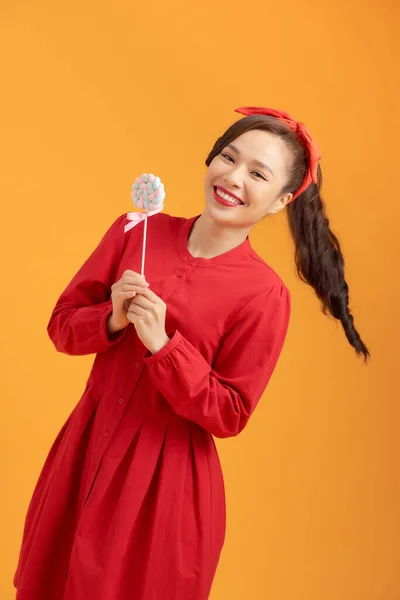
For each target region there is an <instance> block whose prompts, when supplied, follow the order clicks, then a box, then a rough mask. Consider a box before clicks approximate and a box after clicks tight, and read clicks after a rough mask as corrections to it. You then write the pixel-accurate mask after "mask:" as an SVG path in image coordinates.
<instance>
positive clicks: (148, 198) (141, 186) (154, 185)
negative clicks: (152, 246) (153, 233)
mask: <svg viewBox="0 0 400 600" xmlns="http://www.w3.org/2000/svg"><path fill="white" fill-rule="evenodd" d="M131 198H132V200H133V204H134V205H135V206H136V208H139V209H141V210H144V211H145V212H144V213H128V215H127V217H128V219H129V221H131V222H130V223H128V224H127V225H125V233H126V232H127V231H129V230H130V229H132V227H135V225H138V224H139V223H140V222H141V221H144V233H143V250H142V270H141V273H142V275H143V276H144V262H145V257H146V240H147V217H152V216H153V215H156V214H157V213H159V212H160V211H161V210H162V209H163V208H164V198H165V190H164V185H163V183H162V182H161V179H160V178H159V177H155V175H153V174H152V173H150V174H149V175H147V174H145V173H144V174H143V175H142V176H141V177H138V178H137V179H136V181H135V183H134V184H133V186H132V193H131Z"/></svg>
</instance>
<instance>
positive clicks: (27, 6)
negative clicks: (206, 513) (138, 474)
mask: <svg viewBox="0 0 400 600" xmlns="http://www.w3.org/2000/svg"><path fill="white" fill-rule="evenodd" d="M0 14H1V30H0V56H1V67H2V68H1V88H2V89H1V99H0V103H1V117H0V119H1V124H0V131H1V134H0V135H1V146H2V156H1V235H0V241H1V259H2V261H1V262H2V267H1V279H2V282H1V283H2V294H1V310H0V315H1V316H0V318H1V324H0V331H1V335H2V342H1V350H0V351H1V357H2V366H1V390H0V393H1V407H2V409H1V419H0V444H1V463H2V464H1V484H2V491H1V500H0V501H1V524H0V530H1V551H0V560H1V573H0V577H1V579H0V597H1V600H11V599H12V598H14V591H13V588H12V585H11V580H12V576H13V572H14V568H15V566H16V561H17V554H18V549H19V544H20V541H21V535H22V527H23V520H24V518H25V513H26V509H27V505H28V502H29V499H30V496H31V494H32V491H33V486H34V484H35V482H36V479H37V477H38V475H39V471H40V469H41V467H42V464H43V461H44V459H45V457H46V455H47V452H48V450H49V447H50V444H51V443H52V441H53V439H54V437H55V436H56V433H57V432H58V430H59V428H60V427H61V425H62V424H63V422H64V420H65V419H66V417H67V416H68V414H69V413H70V411H71V410H72V408H73V407H74V405H75V404H76V402H77V401H78V399H79V397H80V394H81V392H82V389H83V386H84V382H85V381H86V378H87V375H88V372H89V368H90V366H91V363H92V360H93V357H80V358H77V357H74V358H71V357H67V356H64V355H61V354H57V353H56V351H55V350H54V349H53V347H52V345H51V343H50V340H49V339H48V338H47V335H46V325H47V321H48V319H49V316H50V313H51V310H52V308H53V306H54V303H55V301H56V299H57V298H58V296H59V294H60V293H61V291H62V290H63V289H64V287H65V286H66V284H67V283H68V282H69V280H70V278H71V277H72V276H73V275H74V273H75V272H76V270H77V269H78V268H79V267H80V265H81V264H82V262H83V261H84V260H85V259H86V257H87V256H88V254H89V253H90V252H91V251H92V249H93V248H94V246H95V245H96V244H97V243H98V241H99V239H100V238H101V236H102V235H103V233H104V232H105V230H106V229H107V228H108V227H109V225H110V224H111V222H113V220H114V219H115V218H116V217H117V216H119V215H120V214H122V213H124V212H128V211H130V210H132V205H131V200H130V188H131V184H132V183H133V181H134V179H135V177H136V176H138V175H140V174H141V173H142V172H155V173H157V174H158V175H159V176H160V177H161V178H162V180H163V181H164V183H165V186H166V190H167V199H166V208H165V211H166V212H168V213H170V214H173V215H182V216H191V215H195V214H199V213H200V211H201V210H202V206H203V176H204V173H205V167H204V159H205V157H206V155H207V153H208V151H209V149H210V147H211V146H212V144H213V142H214V140H215V138H216V137H217V136H218V135H220V134H221V133H222V131H223V130H224V129H225V127H226V126H228V125H229V124H230V123H231V122H232V121H233V120H235V119H236V118H237V117H238V115H235V114H234V113H233V109H234V108H235V107H237V106H242V105H244V104H263V105H264V106H271V107H275V108H281V109H283V110H287V111H288V112H290V113H292V114H293V116H295V117H296V118H297V119H299V120H302V121H304V122H305V123H306V124H307V126H308V127H309V129H310V130H311V132H312V133H313V136H314V137H315V139H316V140H317V141H318V143H319V145H320V146H321V149H322V152H323V161H322V168H323V173H324V177H325V186H324V196H325V199H326V202H327V206H328V213H329V217H330V220H331V225H332V228H333V230H334V231H335V232H336V233H337V235H338V236H339V239H340V240H341V242H342V246H343V251H344V254H345V258H346V266H347V278H348V282H349V285H350V291H351V305H352V308H353V311H354V315H355V319H356V325H357V327H358V328H359V330H360V332H361V334H362V336H363V338H365V341H366V343H367V345H368V346H369V347H370V350H371V353H372V361H371V363H370V365H369V366H368V367H365V366H364V365H363V362H362V360H361V359H357V358H356V357H355V355H354V353H353V350H352V349H351V348H350V346H349V345H348V344H347V341H346V339H345V337H344V334H343V333H342V330H341V327H340V326H338V325H337V324H336V322H334V320H333V319H328V318H326V317H323V315H322V313H321V312H320V307H319V303H318V301H317V299H316V297H315V295H314V292H313V290H312V289H311V288H309V287H308V286H306V285H305V284H303V283H301V282H300V281H299V280H298V279H297V278H296V275H295V269H294V260H293V245H292V242H291V239H290V236H289V231H288V227H287V223H286V215H284V214H282V215H279V216H278V217H272V218H269V219H267V220H265V221H264V222H263V223H261V224H260V225H259V226H257V228H256V230H255V232H254V235H253V237H252V243H253V246H254V247H255V249H256V251H258V252H259V253H260V254H261V256H262V257H263V258H264V259H265V260H266V261H267V262H269V263H270V264H271V266H272V267H273V268H275V269H276V270H277V271H278V273H279V274H280V275H281V276H282V278H283V279H284V281H285V282H286V284H287V285H288V287H289V288H290V290H291V293H292V301H293V312H292V319H291V325H290V330H289V334H288V338H287V343H286V345H285V348H284V351H283V354H282V357H281V360H280V362H279V364H278V367H277V369H276V371H275V373H274V375H273V378H272V380H271V383H270V385H269V387H268V389H267V391H266V393H265V394H264V396H263V398H262V400H261V402H260V404H259V406H258V408H257V410H256V412H255V414H254V416H253V417H252V419H251V420H250V423H249V425H248V427H247V428H246V429H245V431H244V432H243V433H242V434H241V435H240V436H239V437H238V438H237V439H226V440H218V441H217V443H218V448H219V452H220V456H221V460H222V464H223V469H224V473H225V480H226V490H227V508H228V529H227V537H226V543H225V547H224V550H223V553H222V557H221V562H220V565H219V568H218V571H217V576H216V579H215V582H214V587H213V591H212V594H211V599H212V600H226V599H227V598H229V600H398V599H399V598H400V549H399V538H400V514H399V510H400V508H399V507H400V504H399V503H400V471H399V466H398V462H399V450H400V442H399V434H398V430H399V417H400V411H399V396H400V394H399V385H398V377H399V369H398V365H397V363H398V345H399V335H400V329H399V320H398V309H399V292H400V289H399V268H398V256H399V250H400V244H399V233H398V228H399V225H398V222H399V218H400V200H399V192H398V187H399V173H398V171H399V167H398V158H399V151H398V145H399V134H400V130H399V121H398V117H397V114H398V113H397V111H398V106H399V95H398V89H397V86H398V60H399V45H398V37H399V35H398V23H399V4H398V3H397V2H396V1H395V0H393V1H391V0H370V1H365V0H363V1H361V0H356V1H355V2H347V1H345V0H335V1H333V0H328V1H326V2H320V1H317V0H303V1H298V0H281V1H280V2H277V3H272V2H271V3H268V2H265V1H264V0H262V1H261V0H254V1H253V2H252V3H243V2H238V1H237V0H233V1H230V2H228V1H227V0H203V1H202V2H199V3H194V4H190V3H188V2H184V1H183V0H180V1H179V2H178V1H177V0H172V2H165V1H164V0H146V2H144V1H143V2H137V1H134V0H131V1H130V2H129V1H128V0H115V1H114V2H113V3H110V2H98V1H96V2H95V1H94V0H80V1H79V2H78V0H70V1H69V2H54V1H50V0H48V1H47V2H45V1H40V0H36V1H35V0H32V1H29V0H25V1H24V0H22V1H20V2H11V0H3V1H2V3H1V7H0ZM149 235H151V222H150V227H149ZM160 252H162V240H160ZM210 293H211V294H212V289H211V290H210ZM160 600H162V599H160Z"/></svg>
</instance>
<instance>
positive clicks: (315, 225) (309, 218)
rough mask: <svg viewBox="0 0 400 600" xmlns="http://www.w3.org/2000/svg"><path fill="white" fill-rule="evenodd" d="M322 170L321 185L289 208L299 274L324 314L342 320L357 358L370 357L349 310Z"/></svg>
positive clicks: (319, 175) (315, 186) (312, 188)
mask: <svg viewBox="0 0 400 600" xmlns="http://www.w3.org/2000/svg"><path fill="white" fill-rule="evenodd" d="M321 186H322V173H321V168H320V167H318V184H315V183H312V184H311V185H310V186H309V187H308V188H307V189H306V190H305V191H304V192H303V193H302V194H300V196H298V198H296V200H295V201H294V202H291V203H290V204H289V205H288V219H289V226H290V230H291V233H292V236H293V239H294V243H295V247H296V253H295V260H296V267H297V273H298V275H299V277H300V279H302V281H304V282H305V283H308V284H309V285H311V286H312V287H313V288H314V290H315V292H316V294H317V296H318V298H319V299H320V300H321V302H322V311H323V313H324V314H327V313H329V314H331V315H332V316H333V317H334V318H335V319H338V320H339V321H340V322H341V324H342V326H343V329H344V332H345V334H346V337H347V339H348V341H349V342H350V344H351V345H352V346H353V348H355V351H356V353H357V354H359V355H360V354H362V355H363V356H364V360H365V362H366V361H367V360H368V358H369V356H370V354H369V351H368V349H367V347H366V346H365V344H364V342H363V341H362V339H361V337H360V335H359V333H358V331H357V330H356V328H355V327H354V320H353V316H352V314H351V312H350V310H349V288H348V285H347V283H346V280H345V278H344V259H343V255H342V252H341V249H340V244H339V241H338V239H337V237H336V236H335V234H334V233H333V232H332V231H331V229H330V227H329V220H328V218H327V216H326V214H325V208H324V204H323V201H322V198H321V196H320V189H321Z"/></svg>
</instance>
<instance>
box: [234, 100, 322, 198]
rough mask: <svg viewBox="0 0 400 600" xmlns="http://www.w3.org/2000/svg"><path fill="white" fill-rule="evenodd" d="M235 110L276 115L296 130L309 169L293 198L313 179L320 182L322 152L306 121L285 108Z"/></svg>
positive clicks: (250, 107)
mask: <svg viewBox="0 0 400 600" xmlns="http://www.w3.org/2000/svg"><path fill="white" fill-rule="evenodd" d="M235 112H237V113H240V114H242V115H245V116H249V115H266V116H269V117H275V119H279V120H280V121H283V122H284V123H286V125H288V126H289V127H290V129H291V130H292V131H294V133H295V134H296V135H297V137H298V138H299V140H300V142H301V143H302V145H303V146H304V148H305V149H306V151H307V156H308V169H307V173H306V176H305V177H304V181H303V183H302V184H301V186H300V187H299V189H298V190H297V192H296V193H295V194H294V195H293V200H294V199H295V198H297V196H300V194H301V193H303V192H304V190H306V189H307V188H308V186H309V185H310V183H311V182H312V181H313V182H314V183H318V176H317V167H318V163H319V161H320V160H321V152H320V150H319V148H318V146H317V144H316V143H315V142H314V140H313V139H312V137H311V135H310V132H309V131H308V129H307V127H306V126H305V125H304V123H300V122H299V121H296V120H295V119H293V118H292V117H291V116H290V115H289V114H288V113H287V112H284V111H283V110H275V109H273V108H263V107H262V106H244V107H243V108H237V109H236V110H235Z"/></svg>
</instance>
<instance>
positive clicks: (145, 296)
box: [127, 289, 169, 354]
mask: <svg viewBox="0 0 400 600" xmlns="http://www.w3.org/2000/svg"><path fill="white" fill-rule="evenodd" d="M166 313H167V305H166V304H165V302H163V300H161V298H159V297H158V296H157V295H156V294H155V293H154V292H152V291H151V290H149V289H145V290H144V291H142V292H141V293H140V294H137V295H136V296H135V297H134V298H133V300H132V301H131V303H130V305H129V309H128V313H127V318H128V320H129V321H130V322H131V323H132V324H133V325H134V326H135V329H136V333H137V334H138V337H139V339H140V340H141V341H142V342H143V344H144V345H145V346H146V348H147V349H148V350H149V351H150V352H151V353H152V354H155V353H156V352H158V351H159V350H161V348H163V347H164V346H165V345H166V344H168V342H169V337H168V336H167V334H166V332H165V317H166Z"/></svg>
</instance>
